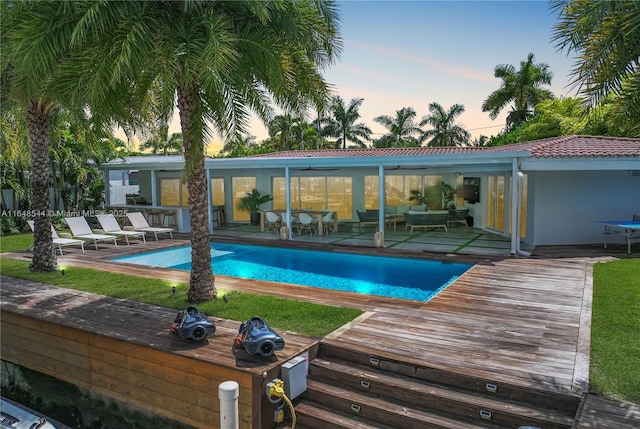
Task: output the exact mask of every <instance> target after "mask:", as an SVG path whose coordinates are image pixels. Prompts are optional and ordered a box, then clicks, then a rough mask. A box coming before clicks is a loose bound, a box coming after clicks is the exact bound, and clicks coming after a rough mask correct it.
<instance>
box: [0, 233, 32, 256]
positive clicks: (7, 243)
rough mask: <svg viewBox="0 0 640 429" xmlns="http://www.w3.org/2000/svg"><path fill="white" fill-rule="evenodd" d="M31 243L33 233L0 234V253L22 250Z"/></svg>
mask: <svg viewBox="0 0 640 429" xmlns="http://www.w3.org/2000/svg"><path fill="white" fill-rule="evenodd" d="M32 244H33V234H14V235H2V236H0V253H8V252H23V251H25V250H27V249H28V248H29V247H31V245H32Z"/></svg>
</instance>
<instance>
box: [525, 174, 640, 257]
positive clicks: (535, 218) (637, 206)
mask: <svg viewBox="0 0 640 429" xmlns="http://www.w3.org/2000/svg"><path fill="white" fill-rule="evenodd" d="M529 177H530V188H529V190H530V192H531V195H530V200H529V201H530V209H532V210H533V211H532V212H529V214H530V217H529V218H528V220H529V222H528V227H533V231H528V232H531V233H532V234H529V233H528V234H527V238H528V239H529V240H530V239H531V237H533V239H534V243H533V244H535V245H538V246H540V245H564V244H598V243H602V242H603V234H602V233H603V230H604V226H603V225H602V224H598V223H594V222H593V221H597V220H630V219H631V217H632V215H633V214H634V213H636V214H640V176H632V175H631V173H630V172H629V171H567V172H546V171H545V172H532V173H529ZM531 179H533V180H531ZM529 240H527V241H529ZM609 240H613V241H614V242H615V241H616V240H617V241H620V242H622V241H623V239H622V238H621V237H609Z"/></svg>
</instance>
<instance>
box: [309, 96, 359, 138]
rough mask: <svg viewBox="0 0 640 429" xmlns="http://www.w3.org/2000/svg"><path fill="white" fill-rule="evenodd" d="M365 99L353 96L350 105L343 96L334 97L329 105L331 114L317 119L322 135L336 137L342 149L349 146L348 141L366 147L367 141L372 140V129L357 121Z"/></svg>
mask: <svg viewBox="0 0 640 429" xmlns="http://www.w3.org/2000/svg"><path fill="white" fill-rule="evenodd" d="M363 101H364V99H363V98H353V99H351V101H350V102H349V105H345V104H344V100H343V99H342V97H339V96H336V97H333V99H332V100H331V104H330V106H329V114H330V116H327V117H320V118H318V120H317V121H316V124H317V126H318V127H319V129H320V135H322V136H326V137H334V138H336V139H337V140H336V143H339V144H340V145H341V146H342V149H346V148H347V142H348V141H350V142H353V143H355V144H356V145H357V146H359V147H366V143H365V142H367V141H369V140H371V129H369V127H367V126H366V125H365V124H364V123H362V122H360V123H356V121H357V120H358V119H360V113H359V112H358V109H359V108H360V106H361V105H362V102H363Z"/></svg>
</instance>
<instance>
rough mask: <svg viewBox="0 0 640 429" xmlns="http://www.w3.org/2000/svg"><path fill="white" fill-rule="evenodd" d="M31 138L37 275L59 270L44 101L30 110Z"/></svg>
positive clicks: (46, 111) (47, 118)
mask: <svg viewBox="0 0 640 429" xmlns="http://www.w3.org/2000/svg"><path fill="white" fill-rule="evenodd" d="M27 119H28V121H29V138H30V140H31V186H32V188H31V189H32V190H31V192H32V195H31V201H32V206H31V209H32V211H33V212H34V213H35V219H34V221H35V232H34V243H33V259H32V260H31V266H30V268H31V269H32V270H33V271H42V272H51V271H56V270H57V269H58V263H57V261H56V254H55V251H54V248H53V237H52V236H51V217H50V216H49V211H50V207H51V206H50V201H49V184H50V174H49V112H48V109H47V108H46V107H45V106H43V104H42V102H41V101H38V102H35V101H32V102H30V103H29V105H28V107H27Z"/></svg>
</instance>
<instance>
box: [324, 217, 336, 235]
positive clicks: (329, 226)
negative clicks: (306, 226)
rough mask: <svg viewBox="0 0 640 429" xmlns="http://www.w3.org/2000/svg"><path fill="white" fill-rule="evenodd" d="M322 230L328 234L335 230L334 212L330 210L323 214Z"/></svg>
mask: <svg viewBox="0 0 640 429" xmlns="http://www.w3.org/2000/svg"><path fill="white" fill-rule="evenodd" d="M322 230H323V233H324V234H327V233H328V232H329V231H331V232H333V212H328V213H327V214H326V215H324V216H322Z"/></svg>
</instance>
